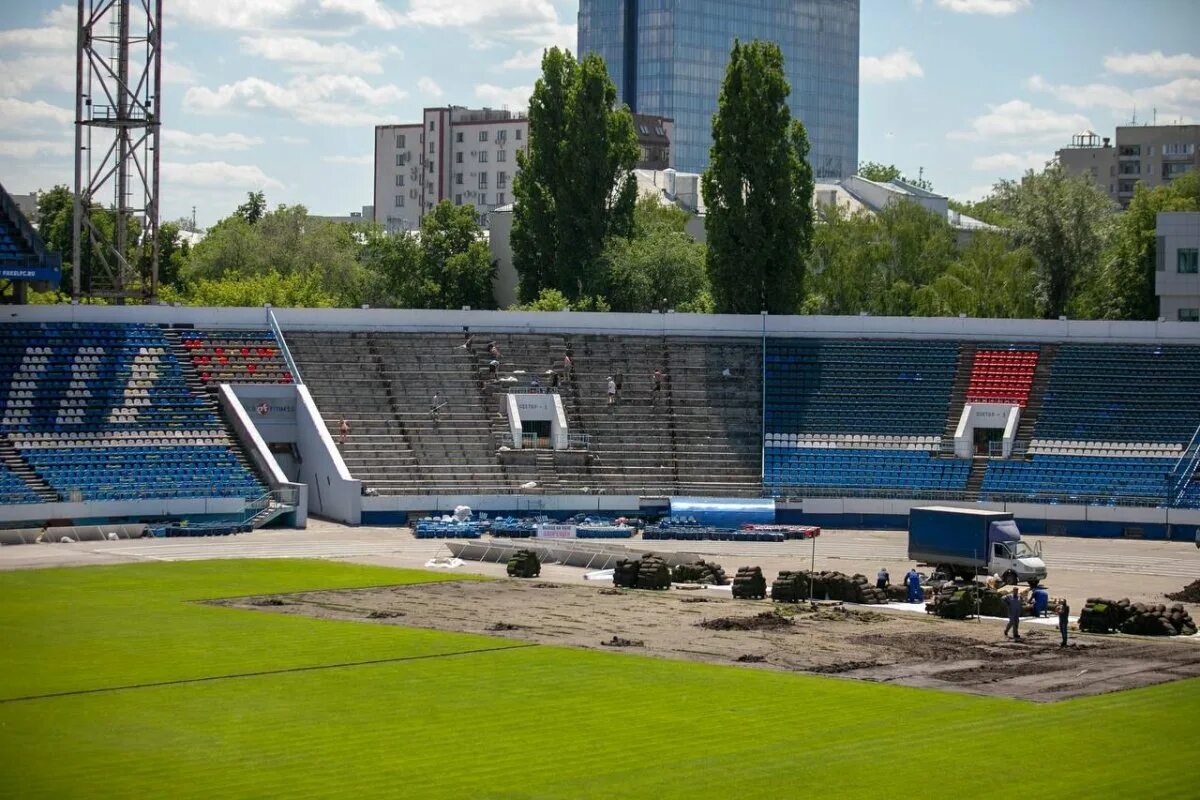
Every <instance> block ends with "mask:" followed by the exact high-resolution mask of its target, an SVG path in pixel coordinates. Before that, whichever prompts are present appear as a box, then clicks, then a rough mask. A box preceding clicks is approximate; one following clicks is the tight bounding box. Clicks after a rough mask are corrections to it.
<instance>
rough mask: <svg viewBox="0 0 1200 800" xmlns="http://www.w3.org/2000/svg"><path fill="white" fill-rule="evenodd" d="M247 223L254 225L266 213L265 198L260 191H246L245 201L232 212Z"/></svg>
mask: <svg viewBox="0 0 1200 800" xmlns="http://www.w3.org/2000/svg"><path fill="white" fill-rule="evenodd" d="M233 213H234V215H235V216H238V217H240V218H241V219H243V220H245V221H246V223H247V224H248V225H256V224H258V221H259V220H260V219H262V218H263V216H265V215H266V213H267V198H266V195H264V194H263V193H262V192H246V202H244V203H242V204H241V205H240V206H238V207H237V210H236V211H234V212H233Z"/></svg>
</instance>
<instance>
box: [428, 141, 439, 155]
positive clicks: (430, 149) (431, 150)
mask: <svg viewBox="0 0 1200 800" xmlns="http://www.w3.org/2000/svg"><path fill="white" fill-rule="evenodd" d="M435 145H437V142H430V143H429V152H430V153H431V154H432V153H433V152H434V146H435Z"/></svg>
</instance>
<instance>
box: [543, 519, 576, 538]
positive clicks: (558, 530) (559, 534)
mask: <svg viewBox="0 0 1200 800" xmlns="http://www.w3.org/2000/svg"><path fill="white" fill-rule="evenodd" d="M537 535H538V538H539V539H574V538H575V526H574V525H566V524H563V523H560V522H543V523H541V524H539V525H538V534H537Z"/></svg>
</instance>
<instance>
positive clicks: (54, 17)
mask: <svg viewBox="0 0 1200 800" xmlns="http://www.w3.org/2000/svg"><path fill="white" fill-rule="evenodd" d="M64 11H66V12H69V18H66V19H64V16H63V12H64ZM75 13H76V12H75V9H74V8H73V7H71V6H65V5H64V6H60V7H59V8H58V9H56V10H54V11H51V12H50V13H49V14H47V15H45V16H44V17H42V19H43V21H45V22H46V23H47V24H46V25H45V26H43V27H41V28H10V29H9V30H6V31H0V49H5V50H22V51H26V50H55V51H67V52H70V51H71V50H73V49H74V48H75Z"/></svg>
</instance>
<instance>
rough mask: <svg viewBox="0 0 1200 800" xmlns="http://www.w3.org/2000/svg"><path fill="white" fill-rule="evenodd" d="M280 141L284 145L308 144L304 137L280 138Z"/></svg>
mask: <svg viewBox="0 0 1200 800" xmlns="http://www.w3.org/2000/svg"><path fill="white" fill-rule="evenodd" d="M279 140H280V141H281V142H283V143H284V144H308V139H305V138H304V137H303V136H280V137H279Z"/></svg>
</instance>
